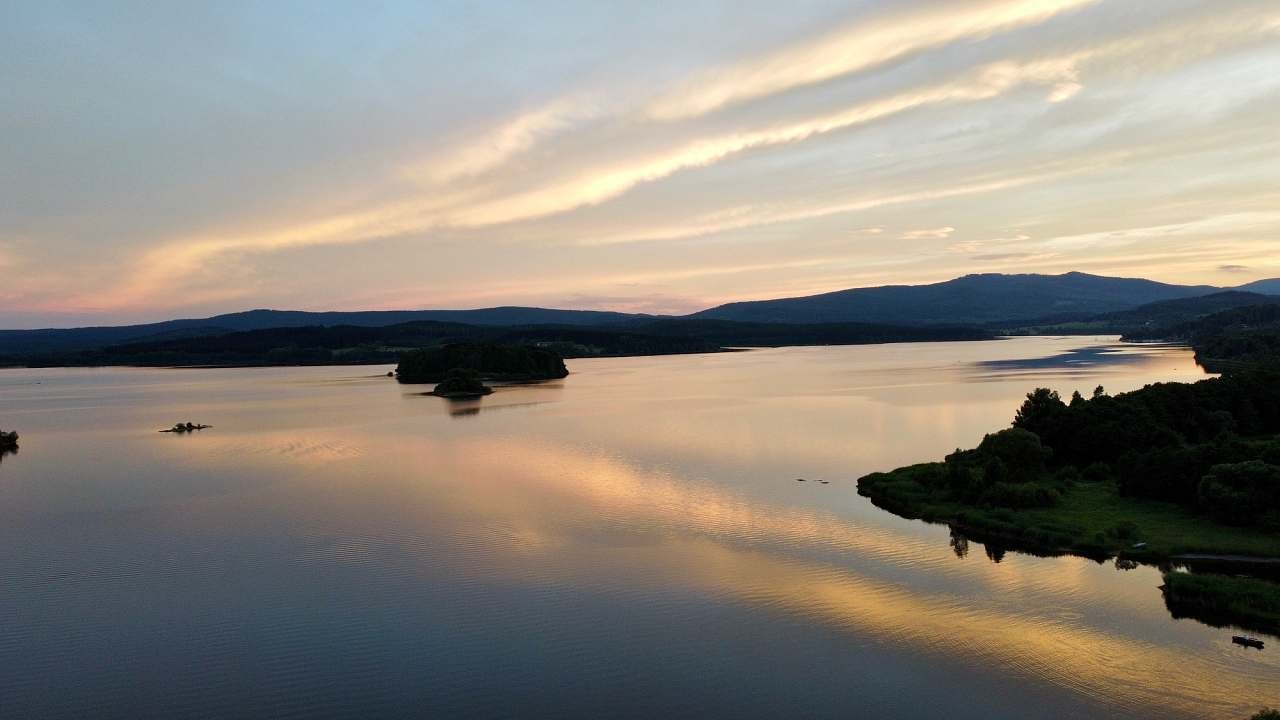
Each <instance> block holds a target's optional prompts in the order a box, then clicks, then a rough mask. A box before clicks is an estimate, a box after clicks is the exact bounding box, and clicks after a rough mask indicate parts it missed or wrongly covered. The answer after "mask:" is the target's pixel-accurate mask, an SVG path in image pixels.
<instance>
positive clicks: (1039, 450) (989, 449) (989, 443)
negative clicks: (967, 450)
mask: <svg viewBox="0 0 1280 720" xmlns="http://www.w3.org/2000/svg"><path fill="white" fill-rule="evenodd" d="M978 454H979V455H981V456H982V457H983V458H985V459H986V460H987V463H988V467H990V465H991V463H993V462H997V461H998V462H1000V463H1001V464H1003V465H1004V467H1005V469H1006V470H1007V477H1008V478H1009V481H1010V482H1030V481H1032V480H1035V479H1037V478H1039V477H1040V476H1041V475H1043V474H1044V466H1045V463H1046V462H1048V460H1049V458H1050V456H1051V455H1052V452H1051V451H1050V450H1049V449H1048V448H1046V447H1045V446H1044V445H1043V444H1042V443H1041V442H1040V437H1039V436H1038V435H1036V434H1035V433H1033V432H1030V431H1028V430H1023V429H1022V428H1016V427H1015V428H1009V429H1007V430H1001V431H1000V432H997V433H991V434H990V435H987V436H986V437H984V438H982V444H981V445H979V446H978Z"/></svg>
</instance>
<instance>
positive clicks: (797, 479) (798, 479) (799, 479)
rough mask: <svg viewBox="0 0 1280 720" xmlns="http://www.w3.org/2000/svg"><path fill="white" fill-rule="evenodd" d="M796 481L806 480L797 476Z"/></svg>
mask: <svg viewBox="0 0 1280 720" xmlns="http://www.w3.org/2000/svg"><path fill="white" fill-rule="evenodd" d="M796 482H804V478H796Z"/></svg>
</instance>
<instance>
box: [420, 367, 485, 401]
mask: <svg viewBox="0 0 1280 720" xmlns="http://www.w3.org/2000/svg"><path fill="white" fill-rule="evenodd" d="M491 392H493V388H491V387H489V386H488V385H485V384H484V383H483V382H481V380H480V373H478V372H476V371H475V370H471V369H468V368H454V369H452V370H450V371H449V376H448V377H446V378H445V379H444V380H442V381H441V382H439V383H438V384H436V388H435V390H432V391H431V394H432V395H437V396H439V397H442V398H449V399H450V400H467V399H471V398H478V397H483V396H485V395H488V394H489V393H491Z"/></svg>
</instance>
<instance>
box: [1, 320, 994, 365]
mask: <svg viewBox="0 0 1280 720" xmlns="http://www.w3.org/2000/svg"><path fill="white" fill-rule="evenodd" d="M991 337H993V336H992V334H991V333H990V332H988V331H986V330H980V329H973V328H912V327H892V326H884V325H866V324H858V323H846V324H837V325H776V324H770V325H761V324H751V323H733V322H727V321H704V320H658V321H650V322H646V323H636V324H633V325H629V326H625V327H621V326H613V327H580V326H573V325H530V326H521V327H502V326H484V325H467V324H463V323H449V322H433V321H417V322H410V323H401V324H399V325H391V326H387V327H357V326H352V325H338V326H333V327H325V326H309V327H285V328H270V329H266V330H247V331H243V332H232V333H226V334H222V335H202V336H199V337H170V338H166V339H162V340H150V341H146V342H134V343H122V344H119V345H110V346H107V347H105V348H96V349H91V350H72V351H64V352H38V353H25V354H10V355H7V356H0V364H8V365H29V366H60V365H150V366H171V365H172V366H183V365H185V366H193V365H307V364H358V363H390V362H395V361H396V360H397V359H399V357H400V355H401V353H403V352H405V351H407V350H413V349H421V348H434V347H444V346H446V345H452V344H460V343H462V344H474V343H486V344H490V345H497V346H534V347H542V348H546V349H549V350H552V351H554V352H556V353H557V354H558V355H560V356H562V357H569V358H574V357H608V356H621V355H667V354H675V353H701V352H718V351H720V350H722V349H724V348H726V347H735V346H736V347H744V346H784V345H852V344H864V343H882V342H918V341H946V340H985V339H989V338H991Z"/></svg>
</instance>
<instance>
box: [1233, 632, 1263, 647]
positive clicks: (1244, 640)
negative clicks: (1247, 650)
mask: <svg viewBox="0 0 1280 720" xmlns="http://www.w3.org/2000/svg"><path fill="white" fill-rule="evenodd" d="M1231 642H1233V643H1235V644H1237V645H1243V646H1245V647H1251V648H1258V649H1259V650H1261V649H1262V647H1263V645H1265V643H1263V642H1262V641H1261V640H1259V639H1258V638H1256V637H1249V636H1247V635H1232V636H1231Z"/></svg>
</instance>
